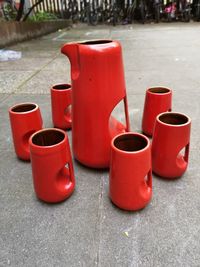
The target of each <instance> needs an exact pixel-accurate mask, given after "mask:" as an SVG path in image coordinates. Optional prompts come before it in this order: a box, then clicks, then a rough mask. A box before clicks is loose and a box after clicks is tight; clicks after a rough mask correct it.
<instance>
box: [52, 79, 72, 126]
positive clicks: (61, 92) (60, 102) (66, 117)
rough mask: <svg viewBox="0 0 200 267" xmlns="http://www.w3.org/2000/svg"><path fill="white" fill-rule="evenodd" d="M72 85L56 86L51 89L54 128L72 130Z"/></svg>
mask: <svg viewBox="0 0 200 267" xmlns="http://www.w3.org/2000/svg"><path fill="white" fill-rule="evenodd" d="M71 103H72V100H71V85H70V84H56V85H54V86H53V87H52V88H51V110H52V120H53V124H54V127H57V128H60V129H70V128H71V126H72V118H71Z"/></svg>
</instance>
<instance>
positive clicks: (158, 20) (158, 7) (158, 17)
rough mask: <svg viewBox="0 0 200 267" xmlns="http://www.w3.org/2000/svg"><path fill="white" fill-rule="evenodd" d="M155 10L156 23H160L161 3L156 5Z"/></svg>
mask: <svg viewBox="0 0 200 267" xmlns="http://www.w3.org/2000/svg"><path fill="white" fill-rule="evenodd" d="M154 12H155V21H156V23H159V22H160V5H155V9H154Z"/></svg>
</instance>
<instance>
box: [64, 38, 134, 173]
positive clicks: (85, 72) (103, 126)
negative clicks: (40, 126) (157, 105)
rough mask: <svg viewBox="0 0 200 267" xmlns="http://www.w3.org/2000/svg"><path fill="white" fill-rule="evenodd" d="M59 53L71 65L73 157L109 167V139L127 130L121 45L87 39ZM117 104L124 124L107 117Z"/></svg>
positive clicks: (110, 116)
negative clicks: (122, 108)
mask: <svg viewBox="0 0 200 267" xmlns="http://www.w3.org/2000/svg"><path fill="white" fill-rule="evenodd" d="M61 51H62V53H63V54H65V55H67V56H68V57H69V60H70V63H71V80H72V88H73V90H72V109H73V111H72V144H73V154H74V156H75V158H76V159H77V160H78V161H80V162H81V163H82V164H84V165H86V166H89V167H93V168H106V167H109V161H110V142H111V140H112V138H113V137H114V136H116V135H117V134H119V133H122V132H126V131H129V130H130V126H129V117H128V106H127V97H126V88H125V80H124V68H123V61H122V49H121V45H120V44H119V42H117V41H112V40H91V41H85V42H80V43H68V44H65V45H64V46H63V47H62V50H61ZM121 101H123V103H124V110H123V113H124V115H125V121H126V122H125V124H126V125H124V124H122V123H121V122H119V121H118V120H117V119H116V118H114V117H113V116H112V115H111V114H112V111H113V110H114V108H115V107H116V106H117V105H118V104H119V102H121Z"/></svg>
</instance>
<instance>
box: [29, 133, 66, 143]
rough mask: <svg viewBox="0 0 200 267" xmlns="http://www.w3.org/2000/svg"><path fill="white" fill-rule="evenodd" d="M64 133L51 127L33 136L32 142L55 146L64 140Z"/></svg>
mask: <svg viewBox="0 0 200 267" xmlns="http://www.w3.org/2000/svg"><path fill="white" fill-rule="evenodd" d="M64 138H65V135H64V133H62V132H60V131H57V130H54V129H51V130H45V131H41V132H39V133H36V134H35V135H34V136H33V138H32V143H33V144H34V145H37V146H53V145H56V144H58V143H60V142H62V141H63V140H64Z"/></svg>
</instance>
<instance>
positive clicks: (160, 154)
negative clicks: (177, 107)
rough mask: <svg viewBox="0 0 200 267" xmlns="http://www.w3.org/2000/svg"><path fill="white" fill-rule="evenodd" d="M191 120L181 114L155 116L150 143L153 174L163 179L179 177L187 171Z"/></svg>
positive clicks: (170, 113)
mask: <svg viewBox="0 0 200 267" xmlns="http://www.w3.org/2000/svg"><path fill="white" fill-rule="evenodd" d="M190 129H191V120H190V118H189V117H188V116H186V115H184V114H181V113H174V112H165V113H162V114H160V115H158V116H157V118H156V123H155V129H154V133H153V141H152V164H153V172H155V173H156V174H157V175H159V176H161V177H165V178H169V179H172V178H177V177H180V176H181V175H182V174H183V173H184V172H185V171H186V169H187V166H188V156H189V144H190Z"/></svg>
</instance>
